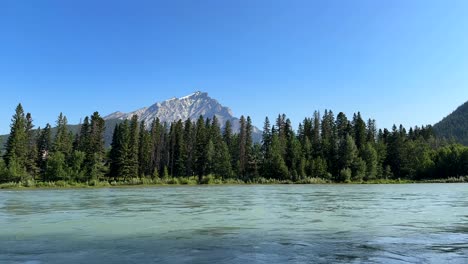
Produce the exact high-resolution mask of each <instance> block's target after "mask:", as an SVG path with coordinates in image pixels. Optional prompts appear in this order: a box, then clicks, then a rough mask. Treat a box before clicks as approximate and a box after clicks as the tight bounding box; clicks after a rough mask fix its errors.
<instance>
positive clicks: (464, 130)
mask: <svg viewBox="0 0 468 264" xmlns="http://www.w3.org/2000/svg"><path fill="white" fill-rule="evenodd" d="M434 132H435V133H436V135H437V136H438V137H442V138H446V139H449V140H455V141H456V142H458V143H461V144H463V145H468V101H467V102H465V103H464V104H462V105H460V106H459V107H458V108H457V109H455V111H453V112H452V113H450V114H449V115H447V116H446V117H444V118H443V119H442V120H441V121H439V122H438V123H436V124H435V125H434Z"/></svg>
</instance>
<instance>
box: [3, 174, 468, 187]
mask: <svg viewBox="0 0 468 264" xmlns="http://www.w3.org/2000/svg"><path fill="white" fill-rule="evenodd" d="M415 183H468V176H465V177H452V178H447V179H433V180H402V179H375V180H369V181H359V182H353V181H351V182H344V183H338V182H333V181H330V180H324V179H321V178H305V179H301V180H298V181H291V180H277V179H265V178H258V179H256V180H254V181H247V182H246V181H242V180H238V179H220V178H216V177H213V176H206V177H203V180H202V181H201V182H198V178H197V177H183V178H166V179H160V178H158V179H151V178H132V179H129V180H125V181H124V180H121V181H115V180H114V181H98V180H93V181H88V182H75V181H55V182H42V181H34V180H26V181H22V182H8V183H2V184H0V189H10V190H11V189H81V188H121V187H151V186H177V185H180V186H184V185H185V186H186V185H192V186H196V185H274V184H278V185H300V184H415Z"/></svg>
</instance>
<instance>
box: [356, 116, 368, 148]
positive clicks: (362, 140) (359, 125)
mask: <svg viewBox="0 0 468 264" xmlns="http://www.w3.org/2000/svg"><path fill="white" fill-rule="evenodd" d="M352 124H353V132H354V135H353V136H354V140H355V141H356V147H357V148H358V150H361V149H362V148H363V147H364V145H365V144H366V138H367V130H366V123H365V122H364V120H363V119H362V117H361V113H360V112H358V113H357V115H356V114H354V117H353V123H352Z"/></svg>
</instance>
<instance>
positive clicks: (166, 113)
mask: <svg viewBox="0 0 468 264" xmlns="http://www.w3.org/2000/svg"><path fill="white" fill-rule="evenodd" d="M133 115H137V116H138V117H139V120H140V121H142V120H144V121H145V123H146V125H147V128H149V127H150V126H151V122H153V120H154V119H155V118H156V117H159V119H160V120H161V122H168V123H169V122H174V121H178V120H180V119H182V120H183V121H185V120H187V119H190V120H193V121H196V120H197V119H198V118H199V117H200V115H202V116H203V117H205V118H213V116H216V117H217V118H218V120H219V124H220V125H221V127H224V124H226V121H227V120H230V121H231V123H232V129H233V131H234V132H238V131H239V130H240V123H239V118H236V117H234V116H233V114H232V111H231V110H230V109H229V108H228V107H225V106H222V105H221V104H220V103H219V102H218V101H217V100H215V99H213V98H211V97H210V96H208V93H204V92H195V93H193V94H190V95H187V96H184V97H181V98H172V99H169V100H166V101H164V102H160V103H155V104H154V105H152V106H150V107H144V108H141V109H138V110H136V111H133V112H130V113H122V112H114V113H112V114H110V115H108V116H106V117H104V120H105V121H106V124H105V126H106V130H105V132H104V140H105V145H106V146H107V147H109V146H110V144H111V142H112V133H113V132H114V127H115V125H116V124H119V123H121V122H123V120H125V119H131V118H132V116H133ZM68 127H69V129H70V131H72V132H73V133H74V134H76V133H78V132H79V130H80V125H69V126H68ZM55 132H56V129H55V128H53V129H52V135H53V136H54V135H55ZM252 136H253V140H254V142H260V140H261V136H262V132H261V131H260V130H259V129H258V128H257V127H254V128H253V133H252ZM7 139H8V135H1V136H0V151H2V150H3V149H4V146H5V144H6V141H7Z"/></svg>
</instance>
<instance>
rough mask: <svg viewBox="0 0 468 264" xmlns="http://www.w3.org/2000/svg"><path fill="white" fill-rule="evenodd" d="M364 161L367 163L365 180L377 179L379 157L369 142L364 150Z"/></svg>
mask: <svg viewBox="0 0 468 264" xmlns="http://www.w3.org/2000/svg"><path fill="white" fill-rule="evenodd" d="M362 159H363V160H364V161H365V163H366V177H364V179H365V180H373V179H375V178H376V177H377V167H378V155H377V151H376V150H375V148H374V147H373V144H372V143H370V142H368V143H367V144H366V145H365V147H364V148H363V150H362Z"/></svg>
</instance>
